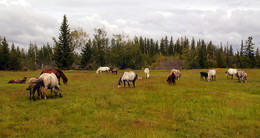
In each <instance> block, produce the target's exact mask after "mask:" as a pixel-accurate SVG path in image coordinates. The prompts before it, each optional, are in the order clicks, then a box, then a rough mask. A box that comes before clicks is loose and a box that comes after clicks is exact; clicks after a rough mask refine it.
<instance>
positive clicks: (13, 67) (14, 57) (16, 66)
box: [10, 44, 20, 70]
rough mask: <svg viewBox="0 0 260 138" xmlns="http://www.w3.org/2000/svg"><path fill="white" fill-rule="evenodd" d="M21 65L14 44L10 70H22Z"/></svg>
mask: <svg viewBox="0 0 260 138" xmlns="http://www.w3.org/2000/svg"><path fill="white" fill-rule="evenodd" d="M19 64H20V63H19V61H18V55H17V52H16V49H15V47H14V44H12V46H11V51H10V70H18V69H20V66H19Z"/></svg>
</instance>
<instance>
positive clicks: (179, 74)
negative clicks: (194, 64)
mask: <svg viewBox="0 0 260 138" xmlns="http://www.w3.org/2000/svg"><path fill="white" fill-rule="evenodd" d="M172 73H174V75H175V78H176V79H177V80H179V79H180V78H181V72H180V71H179V70H177V69H172V70H171V71H170V75H172Z"/></svg>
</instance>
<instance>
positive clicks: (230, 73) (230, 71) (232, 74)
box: [225, 68, 237, 79]
mask: <svg viewBox="0 0 260 138" xmlns="http://www.w3.org/2000/svg"><path fill="white" fill-rule="evenodd" d="M225 73H226V76H227V79H228V78H229V76H231V79H233V76H234V75H235V74H236V73H237V69H232V68H230V69H228V70H227V71H226V72H225Z"/></svg>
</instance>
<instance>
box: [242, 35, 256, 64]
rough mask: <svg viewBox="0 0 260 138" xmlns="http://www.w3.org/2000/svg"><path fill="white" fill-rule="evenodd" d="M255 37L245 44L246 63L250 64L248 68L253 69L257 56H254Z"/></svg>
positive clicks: (249, 38)
mask: <svg viewBox="0 0 260 138" xmlns="http://www.w3.org/2000/svg"><path fill="white" fill-rule="evenodd" d="M252 40H253V37H251V36H249V37H248V40H247V41H246V44H245V47H244V48H245V56H246V61H247V63H248V64H249V65H248V66H249V67H250V68H253V67H254V65H255V56H254V45H255V44H254V43H253V42H252Z"/></svg>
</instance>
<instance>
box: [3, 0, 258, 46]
mask: <svg viewBox="0 0 260 138" xmlns="http://www.w3.org/2000/svg"><path fill="white" fill-rule="evenodd" d="M0 7H1V8H0V20H1V23H0V30H1V34H0V35H1V36H5V37H7V39H8V41H9V42H15V43H18V44H23V45H26V44H27V45H28V43H29V41H32V42H35V43H37V44H42V43H46V42H52V40H51V37H53V36H55V37H58V35H59V27H60V24H61V22H62V17H63V15H64V14H66V15H67V17H68V20H69V24H70V27H71V29H72V30H73V28H77V27H83V28H85V29H86V31H87V33H88V34H90V36H93V34H94V28H103V27H104V28H105V29H106V31H107V32H108V36H109V37H112V34H121V33H124V34H128V35H129V36H130V38H133V37H134V36H143V37H149V38H153V39H156V40H160V39H161V38H162V37H164V36H165V35H168V36H173V37H174V38H175V41H176V39H177V38H178V37H180V36H187V37H188V38H192V37H195V38H196V39H205V40H206V41H207V42H209V41H213V42H214V44H216V45H218V44H219V43H220V42H223V44H225V43H226V42H229V44H232V45H233V48H234V49H239V47H240V42H241V40H242V39H243V40H246V39H247V37H248V36H252V37H253V38H254V39H253V42H254V43H255V44H256V46H260V40H259V39H258V38H260V25H259V24H258V23H259V20H260V19H259V17H260V1H258V0H236V1H225V0H210V1H205V0H198V1H193V0H183V1H181V2H180V1H177V0H160V1H157V0H149V1H148V0H145V1H140V0H131V1H130V0H126V1H121V0H109V1H107V0H95V1H85V0H65V1H64V0H55V1H53V0H45V1H40V0H27V1H25V0H8V1H7V0H0Z"/></svg>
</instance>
